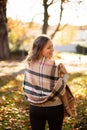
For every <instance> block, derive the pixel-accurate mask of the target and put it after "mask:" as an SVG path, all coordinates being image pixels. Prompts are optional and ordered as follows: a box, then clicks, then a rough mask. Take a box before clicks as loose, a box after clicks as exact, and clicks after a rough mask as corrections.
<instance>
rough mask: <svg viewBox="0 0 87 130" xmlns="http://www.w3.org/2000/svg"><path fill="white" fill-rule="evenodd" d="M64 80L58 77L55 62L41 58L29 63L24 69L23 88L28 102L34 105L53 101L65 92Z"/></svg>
mask: <svg viewBox="0 0 87 130" xmlns="http://www.w3.org/2000/svg"><path fill="white" fill-rule="evenodd" d="M64 86H65V82H64V81H63V79H62V78H59V77H58V67H57V66H56V65H55V62H54V61H52V60H48V59H45V58H42V59H41V60H39V61H38V62H35V63H34V64H33V63H31V64H30V66H29V68H28V69H26V71H25V76H24V82H23V89H24V93H25V95H26V96H27V98H28V101H29V102H30V103H33V104H35V105H38V104H42V103H44V102H47V101H52V102H53V101H54V99H55V97H58V95H59V94H60V95H62V94H63V93H64V92H65V87H64Z"/></svg>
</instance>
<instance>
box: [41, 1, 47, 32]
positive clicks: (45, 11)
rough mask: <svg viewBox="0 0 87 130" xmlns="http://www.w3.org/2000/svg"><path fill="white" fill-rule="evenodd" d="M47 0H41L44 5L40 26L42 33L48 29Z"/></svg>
mask: <svg viewBox="0 0 87 130" xmlns="http://www.w3.org/2000/svg"><path fill="white" fill-rule="evenodd" d="M47 1H48V0H43V6H44V22H43V27H42V34H46V33H47V29H48V18H49V15H48V5H47Z"/></svg>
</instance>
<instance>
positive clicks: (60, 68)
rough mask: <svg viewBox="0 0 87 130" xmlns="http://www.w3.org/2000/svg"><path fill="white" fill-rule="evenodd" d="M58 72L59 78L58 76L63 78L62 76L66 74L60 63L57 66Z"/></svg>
mask: <svg viewBox="0 0 87 130" xmlns="http://www.w3.org/2000/svg"><path fill="white" fill-rule="evenodd" d="M58 71H59V76H60V77H63V76H64V74H68V72H67V70H66V68H65V66H64V65H63V64H62V63H60V64H59V65H58Z"/></svg>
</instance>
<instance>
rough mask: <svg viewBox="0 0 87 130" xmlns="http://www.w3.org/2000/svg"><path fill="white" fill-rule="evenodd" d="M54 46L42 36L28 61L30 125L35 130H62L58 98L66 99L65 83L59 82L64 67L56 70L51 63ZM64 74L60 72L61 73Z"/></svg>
mask: <svg viewBox="0 0 87 130" xmlns="http://www.w3.org/2000/svg"><path fill="white" fill-rule="evenodd" d="M53 51H54V49H53V44H52V41H51V40H50V38H49V37H47V36H45V35H41V36H39V37H37V38H36V39H35V41H34V43H33V47H32V50H31V53H30V55H29V56H28V57H27V63H28V68H27V69H26V71H25V78H24V92H25V95H26V97H27V100H28V101H29V102H30V121H31V126H32V130H45V125H46V122H48V126H49V130H62V123H63V118H64V107H63V104H62V102H61V99H60V98H59V95H62V96H63V95H64V93H65V86H66V79H65V78H64V79H63V75H62V78H61V77H60V78H59V71H58V68H60V70H62V71H63V70H64V73H67V71H66V69H65V67H64V65H63V64H59V66H57V65H56V64H55V61H54V60H52V55H53ZM60 72H61V71H60Z"/></svg>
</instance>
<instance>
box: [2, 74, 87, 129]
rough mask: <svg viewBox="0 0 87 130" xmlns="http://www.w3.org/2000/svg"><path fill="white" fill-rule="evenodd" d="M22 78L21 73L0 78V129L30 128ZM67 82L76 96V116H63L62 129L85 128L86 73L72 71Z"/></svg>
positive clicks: (86, 119)
mask: <svg viewBox="0 0 87 130" xmlns="http://www.w3.org/2000/svg"><path fill="white" fill-rule="evenodd" d="M22 80H23V74H20V75H17V76H16V77H14V76H5V77H1V78H0V130H16V129H18V130H31V124H30V120H29V103H28V102H26V101H25V98H24V95H23V90H22ZM68 83H69V85H70V87H71V89H72V92H73V94H74V96H75V97H76V101H77V116H76V117H75V118H65V119H64V123H63V130H87V88H86V87H87V75H86V74H84V73H72V74H71V76H70V77H69V82H68ZM46 130H47V128H46Z"/></svg>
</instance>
